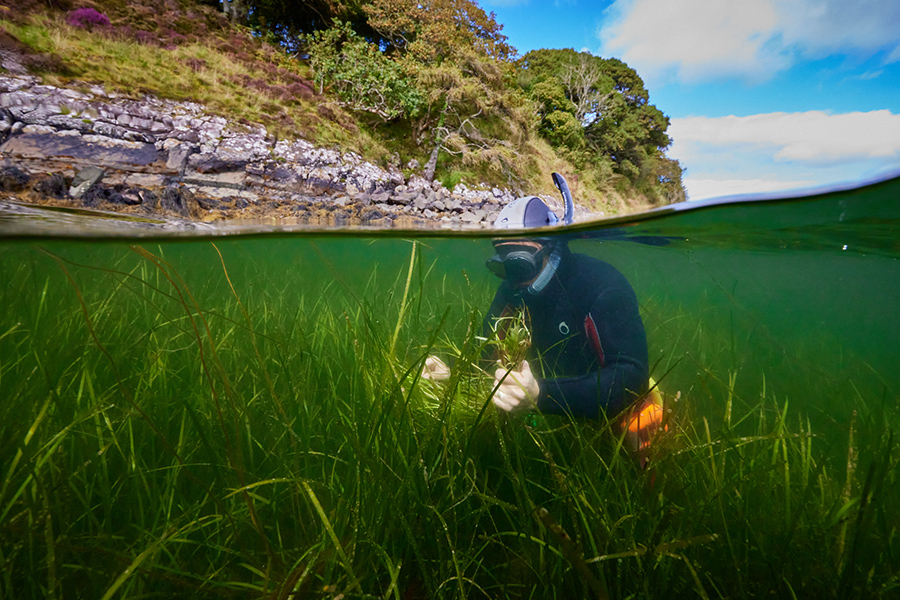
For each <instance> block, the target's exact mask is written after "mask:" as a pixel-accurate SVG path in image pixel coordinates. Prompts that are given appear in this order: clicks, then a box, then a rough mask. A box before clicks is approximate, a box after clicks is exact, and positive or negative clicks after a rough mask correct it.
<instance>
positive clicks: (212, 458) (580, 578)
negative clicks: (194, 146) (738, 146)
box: [0, 180, 900, 600]
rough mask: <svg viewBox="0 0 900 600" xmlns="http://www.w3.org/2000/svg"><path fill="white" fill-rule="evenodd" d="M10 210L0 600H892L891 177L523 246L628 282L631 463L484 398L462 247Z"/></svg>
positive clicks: (898, 499) (569, 422)
mask: <svg viewBox="0 0 900 600" xmlns="http://www.w3.org/2000/svg"><path fill="white" fill-rule="evenodd" d="M47 218H49V219H51V220H52V218H53V217H52V215H51V216H50V217H47ZM35 219H36V217H33V216H32V217H29V216H24V217H23V216H14V215H5V216H4V217H3V218H0V232H2V238H0V281H2V282H3V285H2V286H0V302H2V307H3V309H2V312H0V598H4V599H16V600H20V599H31V598H91V599H95V598H99V599H103V600H107V599H112V598H271V599H288V598H384V599H398V600H399V599H410V598H535V599H537V598H561V599H562V598H567V599H568V598H611V599H624V598H694V597H696V598H735V599H749V598H761V597H766V598H773V597H774V598H896V597H897V596H898V594H900V510H898V507H900V472H898V471H900V470H898V462H900V440H898V439H897V438H898V436H897V433H898V432H900V369H898V365H900V344H898V341H900V318H898V313H897V307H898V306H900V235H898V232H900V181H898V180H892V181H885V182H880V183H877V184H873V185H869V186H866V187H861V188H858V189H854V190H847V191H839V192H833V193H830V194H824V195H819V196H812V197H807V198H798V199H788V200H779V201H755V202H736V203H726V204H718V205H710V206H705V207H699V208H696V209H691V210H680V209H669V210H664V211H659V212H654V213H649V214H647V215H644V216H640V217H632V218H630V219H629V220H628V221H624V220H620V221H610V222H601V223H595V224H592V225H579V226H576V227H574V228H572V229H570V230H566V231H555V232H554V235H565V236H567V238H568V240H569V246H570V248H572V250H573V251H575V252H582V253H585V254H590V255H592V256H596V257H598V258H601V259H603V260H606V261H607V262H610V263H611V264H613V265H614V266H616V267H617V268H618V269H619V270H620V271H622V272H623V273H624V274H625V275H626V277H628V279H629V280H630V281H631V283H632V285H633V286H634V288H635V291H636V292H637V295H638V298H639V300H640V303H641V311H642V317H643V319H644V323H645V327H646V330H647V335H648V342H649V347H650V356H651V375H652V376H653V377H654V378H655V379H656V380H657V381H658V382H659V385H660V388H661V389H662V391H663V394H664V396H665V398H666V400H667V402H666V418H667V427H668V429H667V431H665V432H664V433H662V434H661V435H660V436H659V437H658V438H657V439H656V440H655V443H654V445H653V448H654V450H653V455H652V458H651V460H650V463H649V466H648V468H646V469H641V468H639V467H638V466H637V464H636V463H635V461H634V460H633V459H632V457H631V456H629V454H628V453H627V452H626V451H625V450H624V449H623V448H622V440H621V439H620V438H619V437H618V436H617V435H616V429H615V427H613V426H612V422H611V421H607V420H605V419H601V420H599V421H590V422H589V421H584V420H578V419H571V418H565V417H549V416H542V415H539V414H529V415H522V416H516V417H508V416H507V415H505V414H498V413H497V412H496V410H495V409H494V406H493V404H492V403H491V402H490V394H491V391H492V381H493V380H492V379H491V378H490V377H488V376H485V375H484V374H483V372H482V370H481V369H482V366H483V365H482V363H481V359H480V357H481V356H482V353H483V350H484V345H485V344H488V343H491V341H490V340H484V339H483V338H481V337H480V336H481V333H482V332H481V321H482V316H483V314H484V311H485V310H486V308H487V306H488V305H489V303H490V300H491V298H492V295H493V290H494V287H495V285H496V282H497V280H496V279H495V278H494V277H493V276H492V275H491V274H490V273H489V272H488V271H487V269H485V267H484V261H485V259H486V258H488V257H489V255H490V253H491V246H490V235H489V234H488V233H487V232H472V233H459V232H454V233H440V232H423V231H419V232H386V231H373V230H359V231H355V232H354V231H346V230H345V231H320V232H309V231H307V232H287V231H274V232H267V233H266V232H259V231H257V232H254V233H247V232H244V233H243V234H234V235H216V236H210V235H205V234H197V233H195V234H191V233H190V232H182V234H181V235H177V236H163V235H160V234H157V235H156V236H155V237H150V236H147V235H145V234H143V235H139V234H138V233H135V234H134V235H131V234H129V233H128V232H129V231H132V230H130V229H127V228H116V227H112V228H108V229H109V231H107V232H106V234H104V233H102V232H100V233H97V230H88V229H85V230H82V232H81V233H78V234H77V235H73V234H72V222H71V221H65V222H64V224H65V227H63V226H62V225H60V226H59V228H58V230H56V231H55V232H54V230H53V223H52V222H51V223H50V226H49V227H48V226H47V225H46V223H45V224H44V225H42V228H39V229H37V230H35V229H29V228H28V224H29V222H33V221H34V220H35ZM90 231H94V233H90ZM135 231H137V230H135ZM62 234H65V235H62ZM108 234H109V235H108ZM435 353H436V354H439V355H441V356H443V357H445V358H446V359H447V360H449V361H452V362H453V364H454V368H453V375H452V377H451V379H450V380H449V382H447V383H446V384H442V385H439V384H434V383H433V382H430V381H424V380H421V379H420V378H419V373H420V371H421V368H422V364H423V362H424V359H425V357H426V356H428V355H429V354H435ZM610 418H612V416H610Z"/></svg>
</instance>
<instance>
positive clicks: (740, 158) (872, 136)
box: [668, 110, 900, 200]
mask: <svg viewBox="0 0 900 600" xmlns="http://www.w3.org/2000/svg"><path fill="white" fill-rule="evenodd" d="M668 133H669V134H670V135H671V136H672V139H673V140H674V142H673V145H672V147H671V149H670V150H669V152H668V155H669V156H670V157H671V158H674V159H677V160H678V161H679V162H680V163H681V165H682V167H684V168H685V170H686V171H685V177H684V182H685V186H686V187H687V189H688V197H689V198H690V199H691V200H700V199H703V198H709V197H714V196H724V195H734V194H752V193H766V192H774V191H783V190H797V189H799V188H812V187H823V186H830V185H834V184H837V183H844V182H850V181H860V180H866V179H870V178H872V177H875V176H878V175H879V174H886V173H888V172H891V171H897V170H898V168H900V114H893V113H891V112H890V111H887V110H878V111H871V112H851V113H841V114H829V113H825V112H821V111H808V112H800V113H766V114H758V115H750V116H746V117H735V116H728V117H715V118H711V117H687V118H675V119H672V121H671V125H670V126H669V130H668Z"/></svg>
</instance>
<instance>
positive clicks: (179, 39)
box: [0, 2, 660, 214]
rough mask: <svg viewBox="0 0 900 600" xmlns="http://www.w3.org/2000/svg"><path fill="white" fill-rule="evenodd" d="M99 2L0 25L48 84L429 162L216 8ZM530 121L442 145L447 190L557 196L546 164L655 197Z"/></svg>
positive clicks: (401, 136)
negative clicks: (195, 107) (180, 105)
mask: <svg viewBox="0 0 900 600" xmlns="http://www.w3.org/2000/svg"><path fill="white" fill-rule="evenodd" d="M96 6H97V8H98V9H99V10H100V11H105V12H104V14H107V13H108V14H109V17H110V20H111V23H110V24H109V25H108V26H102V27H99V26H98V27H75V26H73V25H71V24H69V23H67V21H66V18H67V15H69V14H71V11H69V12H64V11H55V10H52V9H44V8H41V9H39V10H38V9H35V8H34V7H32V9H31V10H32V12H30V13H29V12H27V11H26V12H23V13H14V12H13V11H4V12H0V28H2V29H3V30H5V31H6V32H7V33H8V34H9V35H11V36H12V37H13V38H15V40H17V41H18V43H20V44H22V48H24V50H25V51H26V52H27V53H30V54H31V55H32V56H31V60H30V61H26V62H27V63H28V64H29V65H30V68H31V69H32V70H33V71H34V72H35V73H37V74H39V75H40V76H41V77H42V79H43V81H44V82H46V83H48V84H51V85H57V86H61V87H67V86H74V87H75V88H76V89H77V88H78V87H79V86H82V85H84V84H85V83H96V84H102V85H104V86H105V87H106V88H107V89H108V90H110V91H113V92H115V93H117V94H121V95H124V96H127V97H132V98H135V99H139V98H140V97H141V96H143V95H145V94H152V95H155V96H158V97H161V98H168V99H173V100H180V101H194V102H198V103H201V104H203V105H204V106H206V107H208V108H209V110H210V111H211V112H213V113H215V114H219V115H220V116H223V117H225V118H227V119H229V120H230V121H232V122H244V123H259V124H262V125H264V126H265V127H266V129H267V131H268V133H269V134H270V135H272V136H274V137H276V138H278V139H291V138H297V137H300V138H304V139H307V140H309V141H311V142H313V143H315V144H317V145H321V146H324V147H329V148H337V149H340V150H343V151H353V152H356V153H358V154H360V155H361V156H363V157H364V158H366V159H367V160H369V161H371V162H373V163H375V164H378V165H380V166H382V167H388V166H396V167H401V168H403V170H404V174H405V175H406V176H410V175H412V174H420V175H421V171H422V168H421V167H419V168H418V169H413V168H410V167H409V165H410V164H411V161H415V162H418V163H419V164H420V165H424V164H425V163H426V162H427V160H428V157H429V154H430V151H431V147H430V146H428V147H425V146H421V147H420V146H419V145H417V144H416V143H415V141H414V139H415V138H416V136H415V135H413V132H412V131H410V130H409V126H408V125H402V124H396V123H384V122H378V121H377V120H375V121H373V120H371V119H367V118H366V116H365V115H364V114H360V113H354V112H352V111H350V110H348V109H345V108H343V107H342V106H341V103H340V102H338V101H337V99H336V98H334V97H332V96H331V95H329V92H328V90H327V89H326V90H318V89H317V88H316V86H315V85H314V84H313V83H312V79H313V74H312V73H311V71H310V69H309V67H308V66H307V64H306V63H305V62H304V61H303V60H300V59H298V58H297V57H295V56H292V55H290V54H289V53H287V52H285V51H284V50H283V49H281V48H279V47H277V46H275V45H272V44H269V43H266V41H265V40H263V39H261V38H259V37H255V36H254V35H252V34H251V32H250V31H249V30H248V29H247V28H244V27H241V26H237V25H233V24H230V23H228V22H227V21H226V20H224V17H222V16H221V15H220V14H219V13H217V12H215V11H213V10H212V9H211V8H210V7H203V6H194V5H192V4H191V3H184V6H181V5H178V4H175V3H169V4H162V3H160V5H159V6H156V5H155V4H154V3H152V2H146V3H139V4H127V5H122V4H121V3H118V2H107V3H98V4H97V5H96ZM320 92H321V93H320ZM521 110H524V111H525V112H528V111H527V110H526V109H525V108H523V109H521ZM526 129H527V130H528V131H525V132H524V133H520V135H518V136H517V137H516V139H513V140H503V141H502V143H501V144H500V145H499V146H497V147H496V148H493V149H492V150H490V151H489V150H487V149H482V154H483V155H484V156H483V157H482V158H479V159H472V160H474V162H472V160H470V161H469V162H468V163H467V162H466V161H465V160H463V157H462V156H461V155H456V154H453V153H450V152H443V153H442V154H441V156H440V160H439V161H438V165H437V172H436V174H435V178H436V179H437V180H439V181H441V182H442V183H443V184H444V185H445V186H447V187H448V188H452V187H453V186H454V185H456V183H459V182H463V183H465V184H467V185H468V186H470V187H473V186H478V187H481V186H487V187H493V186H500V187H504V188H511V189H514V190H515V191H517V192H520V193H547V194H553V195H555V193H556V192H555V189H553V187H552V184H551V183H550V181H551V180H550V177H549V174H550V173H551V172H553V171H557V172H562V173H566V174H567V175H568V176H569V180H570V185H571V187H572V192H573V194H574V195H575V197H576V200H577V201H578V202H579V203H580V204H582V205H584V206H585V207H587V208H589V209H591V210H594V211H603V212H605V213H607V214H616V213H629V212H636V211H639V210H643V209H646V208H649V207H651V206H653V205H654V204H658V203H659V202H660V201H659V200H656V199H653V198H650V197H649V196H646V195H645V194H643V193H641V192H639V191H638V190H637V189H636V188H635V187H634V186H633V185H632V184H631V183H629V181H628V180H627V178H625V177H623V176H621V175H617V174H615V173H613V172H612V171H609V172H605V171H604V172H602V173H601V172H595V171H592V170H582V169H578V168H576V167H575V166H573V164H572V163H571V162H570V161H568V160H567V159H566V158H565V157H564V155H563V154H561V153H560V152H557V151H556V150H554V148H552V147H551V146H550V145H549V144H548V143H547V142H546V141H545V140H544V139H543V138H542V137H540V136H539V135H538V134H537V132H536V131H533V127H531V126H529V127H527V128H526ZM426 146H427V144H426ZM498 161H499V162H498ZM500 163H502V167H501V166H498V165H499V164H500ZM582 171H583V172H582Z"/></svg>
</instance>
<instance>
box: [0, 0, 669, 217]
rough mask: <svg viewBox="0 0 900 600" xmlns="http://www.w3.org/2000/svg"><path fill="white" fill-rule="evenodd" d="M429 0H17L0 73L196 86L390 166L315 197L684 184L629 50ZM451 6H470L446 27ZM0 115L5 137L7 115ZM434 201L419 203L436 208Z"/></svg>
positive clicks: (603, 197)
mask: <svg viewBox="0 0 900 600" xmlns="http://www.w3.org/2000/svg"><path fill="white" fill-rule="evenodd" d="M238 4H239V3H237V2H231V3H229V4H228V6H229V7H231V8H234V7H235V6H238ZM313 4H315V3H313ZM401 4H402V3H401ZM438 5H440V9H438V8H435V10H434V11H433V13H434V14H433V15H431V17H433V18H434V19H433V20H429V19H431V17H427V18H426V17H425V16H423V15H418V14H405V16H404V17H403V19H399V20H398V19H396V18H393V19H388V18H387V17H386V16H385V15H388V14H395V13H396V11H397V10H400V8H398V7H394V6H393V4H392V3H391V2H385V1H383V0H378V1H376V2H373V3H371V4H368V3H362V4H361V5H360V6H356V5H353V6H351V4H350V3H348V4H346V5H345V4H342V3H340V2H337V3H325V4H323V5H322V6H318V5H317V4H316V5H315V6H314V7H313V8H311V9H309V10H310V11H312V12H315V13H316V14H319V15H320V18H319V19H312V21H310V22H305V21H304V22H300V21H298V19H301V20H302V18H306V17H309V18H312V17H310V15H306V17H303V16H302V15H301V14H300V13H303V14H306V13H305V12H304V10H306V9H303V10H297V11H294V12H293V13H291V15H290V16H287V15H280V16H279V15H276V14H275V13H273V12H272V11H275V12H277V10H276V9H277V6H278V5H276V4H269V5H266V6H263V5H259V6H256V5H252V4H247V3H242V4H241V6H243V7H244V9H243V10H249V11H250V13H252V14H251V15H250V16H248V15H247V14H245V13H242V14H243V16H236V15H235V14H230V15H225V14H223V13H222V12H220V11H218V10H216V9H215V8H213V7H211V6H209V5H205V4H203V3H195V2H190V1H188V0H179V1H175V0H160V1H155V0H141V1H135V2H123V1H121V0H103V1H99V2H86V3H84V4H79V5H78V6H75V5H74V4H71V3H67V2H64V3H61V4H60V3H54V4H53V8H50V7H48V6H47V5H45V4H43V3H41V2H38V1H27V2H24V3H20V5H19V6H17V7H16V8H9V7H3V8H0V28H2V30H3V31H2V33H0V57H2V59H3V68H4V70H6V71H7V73H8V74H10V75H23V74H29V73H30V74H34V75H38V76H39V77H40V78H41V80H42V82H43V83H44V84H46V85H50V86H58V87H60V88H63V89H65V88H67V87H69V88H71V89H72V91H73V92H75V93H78V92H83V91H84V90H85V89H88V88H89V87H90V86H92V85H100V86H103V87H104V88H106V89H107V90H108V91H109V92H111V93H115V94H118V95H119V96H120V97H122V98H126V99H127V98H131V99H134V100H140V99H141V98H142V97H143V96H145V95H148V94H149V95H152V96H155V97H157V98H161V99H163V100H172V101H176V102H197V103H200V104H201V105H202V106H204V107H206V108H207V109H208V110H209V111H211V113H212V114H213V115H218V116H220V117H222V118H225V119H227V120H228V121H229V123H235V124H240V123H243V124H245V125H246V126H248V127H251V128H252V127H254V126H257V125H262V126H263V127H264V128H265V129H264V131H265V136H264V137H265V138H266V139H267V140H268V142H269V144H270V146H271V147H274V146H275V145H276V144H277V143H278V142H279V141H282V140H284V141H290V140H302V141H304V142H308V143H311V144H313V145H314V146H316V147H318V148H322V149H327V151H334V150H337V151H338V152H339V153H343V154H347V153H350V154H353V155H356V156H358V157H359V158H361V159H362V160H364V161H368V162H369V163H371V164H372V165H373V166H374V167H375V168H378V169H381V170H383V171H385V172H389V173H391V174H392V178H391V179H390V180H389V181H385V182H384V184H383V185H380V186H372V187H370V188H369V189H363V190H357V189H355V187H354V188H351V189H349V190H342V189H314V190H312V192H313V194H314V195H316V196H318V197H320V198H323V199H326V200H327V199H328V198H327V197H337V196H341V195H343V194H344V192H348V195H350V196H351V197H352V195H353V193H354V192H368V193H375V194H378V193H381V192H388V193H391V192H393V191H394V188H395V187H397V186H406V187H412V186H413V185H417V186H419V187H420V188H424V187H425V185H427V186H429V187H432V189H433V190H438V189H443V190H447V192H448V194H450V193H453V192H454V191H455V190H456V189H457V186H458V185H459V184H463V186H464V188H465V189H469V190H485V191H488V192H490V191H491V190H500V191H501V193H502V194H506V195H509V196H510V197H515V196H516V195H524V194H539V195H544V196H549V197H555V195H556V193H555V190H554V189H553V188H552V185H551V184H550V177H549V173H551V172H552V171H558V172H561V173H564V174H566V176H567V178H568V180H569V182H570V186H571V187H572V190H573V195H574V196H575V197H576V201H579V202H580V204H581V206H582V207H583V208H584V210H585V214H588V215H590V214H598V215H614V214H627V213H631V212H636V211H639V210H643V209H646V208H651V207H653V206H659V205H662V204H667V203H671V202H675V201H679V200H682V199H684V190H683V188H682V186H681V179H680V173H681V169H680V166H679V165H678V164H677V163H676V162H674V161H671V160H669V159H668V158H666V157H665V154H664V153H665V148H666V147H667V146H668V145H669V143H670V142H671V140H670V139H669V138H668V137H667V136H666V134H665V130H666V128H667V127H668V119H667V118H666V117H665V116H664V115H663V114H662V113H661V112H660V111H659V110H657V109H656V108H655V107H654V106H653V105H652V104H649V102H648V98H649V94H648V92H647V91H646V89H645V88H644V87H643V83H642V81H641V80H640V77H639V76H638V75H637V73H635V72H634V71H633V70H631V69H630V68H628V67H627V65H625V64H624V63H621V61H617V60H615V59H601V58H598V57H592V56H590V55H588V54H584V53H581V54H579V53H575V52H574V51H571V50H541V51H537V52H530V53H528V54H527V55H525V56H523V57H520V56H518V55H517V54H516V53H515V50H514V49H513V48H510V47H509V46H508V45H507V44H506V42H505V38H504V36H502V34H500V26H499V25H498V24H497V23H496V22H495V21H494V20H493V15H486V14H484V13H483V11H481V9H479V8H478V7H477V5H475V4H471V3H469V2H468V0H452V1H448V2H439V3H436V6H438ZM309 6H312V4H310V5H309ZM329 7H330V8H329ZM360 11H362V12H360ZM459 11H462V13H465V14H466V15H469V16H468V17H467V18H469V19H471V20H470V21H468V22H466V23H464V24H463V25H462V26H460V27H456V28H455V29H453V30H452V31H451V30H450V29H448V22H449V21H448V19H449V20H450V21H453V19H454V18H455V17H453V15H458V14H462V13H460V12H459ZM466 11H468V12H466ZM239 12H240V11H239ZM321 15H324V17H321ZM395 16H396V14H395ZM323 18H324V20H323ZM404 19H406V21H404ZM423 19H425V20H424V21H423ZM395 21H396V22H397V23H399V22H406V23H407V25H406V27H408V30H400V29H397V27H399V25H397V24H396V23H394V22H395ZM387 22H392V23H394V25H390V26H388V25H387ZM413 31H415V32H418V33H417V34H416V35H418V36H419V38H416V39H414V38H415V36H414V35H413V34H412V33H411V32H413ZM428 40H431V42H428ZM426 47H427V48H429V49H430V50H428V51H425V50H424V48H426ZM378 48H382V50H378ZM576 75H577V77H580V81H582V84H583V85H582V87H581V88H580V91H579V90H576V87H575V84H574V82H575V78H576ZM348 82H350V83H353V84H354V85H350V83H348ZM585 82H587V84H586V86H585V85H584V84H585ZM10 108H12V107H6V108H4V109H3V110H5V111H7V110H8V109H10ZM7 114H9V113H7ZM66 116H67V115H66V114H61V115H57V117H58V120H59V121H63V120H64V117H66ZM76 116H77V115H76ZM6 120H7V121H8V123H7V130H6V131H5V132H4V134H3V135H4V136H5V137H8V136H9V135H10V133H11V132H10V130H9V128H11V127H12V126H13V124H14V123H15V121H16V119H14V118H12V117H10V118H8V119H6ZM50 126H51V127H52V126H53V125H52V124H51V125H50ZM92 133H93V132H92ZM197 150H199V145H198V146H196V148H195V150H194V151H197ZM167 151H168V149H167ZM273 164H274V163H273ZM75 174H76V173H74V172H70V173H67V177H68V179H69V180H71V179H72V178H73V177H74V176H75ZM422 182H424V185H423V183H422ZM67 183H69V184H71V181H68V182H67ZM432 184H433V185H432ZM7 191H9V190H7ZM154 191H155V192H157V193H158V191H159V190H158V189H154ZM307 191H309V190H307ZM107 195H109V194H107ZM43 197H44V198H48V197H49V196H48V195H47V194H44V195H43ZM111 208H117V207H114V206H111ZM479 208H481V207H479ZM117 209H119V210H120V209H121V208H120V207H119V208H117ZM476 210H478V209H476ZM265 211H269V212H272V210H271V207H266V208H265V209H264V210H262V211H260V212H265ZM356 212H357V213H358V212H359V211H356ZM382 212H385V211H384V210H382ZM421 212H424V209H423V210H422V211H421ZM431 212H432V213H435V214H430V215H425V219H426V220H438V219H440V216H441V215H440V214H439V213H441V210H440V208H438V209H437V210H433V209H432V210H431ZM461 212H463V211H459V212H458V213H457V214H456V216H459V215H460V213H461ZM470 212H471V211H470ZM487 212H489V211H487ZM255 216H258V215H255ZM480 217H481V219H482V220H483V219H485V218H486V217H485V216H484V215H480ZM448 218H452V215H448ZM477 222H478V221H476V223H477Z"/></svg>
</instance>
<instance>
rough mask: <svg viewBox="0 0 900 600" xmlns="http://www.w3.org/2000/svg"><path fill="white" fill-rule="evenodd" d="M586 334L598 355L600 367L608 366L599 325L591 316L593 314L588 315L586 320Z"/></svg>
mask: <svg viewBox="0 0 900 600" xmlns="http://www.w3.org/2000/svg"><path fill="white" fill-rule="evenodd" d="M584 333H585V334H586V335H587V338H588V341H589V342H590V343H591V348H593V349H594V352H595V353H596V354H597V358H598V359H599V360H600V366H601V367H602V366H604V365H605V364H606V360H605V359H604V356H603V345H602V344H600V334H599V333H597V324H596V323H594V317H592V316H591V313H588V314H587V316H586V317H585V318H584Z"/></svg>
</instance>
